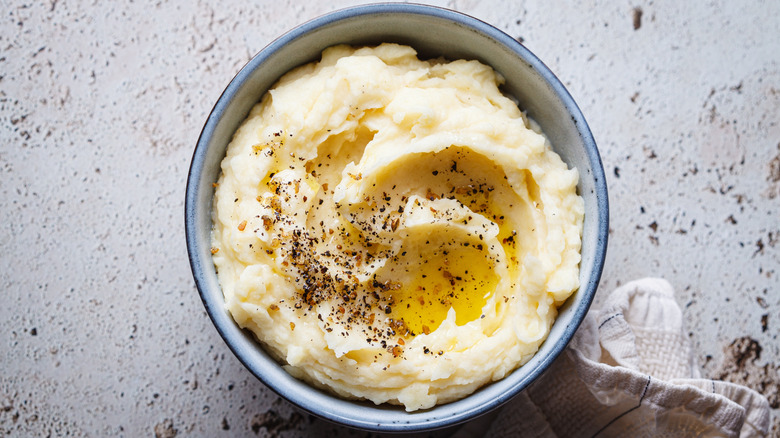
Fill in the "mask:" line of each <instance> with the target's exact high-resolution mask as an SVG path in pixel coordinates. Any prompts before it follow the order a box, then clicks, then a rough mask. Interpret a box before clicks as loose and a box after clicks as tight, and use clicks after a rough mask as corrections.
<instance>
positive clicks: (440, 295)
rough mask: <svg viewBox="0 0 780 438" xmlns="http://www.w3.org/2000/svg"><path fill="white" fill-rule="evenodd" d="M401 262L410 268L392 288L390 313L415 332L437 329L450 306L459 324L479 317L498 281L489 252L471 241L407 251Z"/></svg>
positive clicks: (427, 331)
mask: <svg viewBox="0 0 780 438" xmlns="http://www.w3.org/2000/svg"><path fill="white" fill-rule="evenodd" d="M398 263H399V265H401V266H404V267H406V268H407V269H408V270H409V271H408V275H407V276H406V278H405V279H404V280H405V281H403V282H402V283H401V287H400V289H397V290H391V292H390V293H391V295H392V298H393V305H392V309H393V310H392V314H391V315H390V316H391V317H392V318H393V319H395V320H396V321H398V320H403V321H404V324H405V325H406V328H407V329H408V330H409V331H411V332H412V333H414V334H423V333H430V332H432V331H434V330H436V329H437V328H438V327H439V326H440V325H441V323H442V322H443V321H444V320H445V319H446V318H447V313H448V312H449V310H450V308H452V309H454V310H455V323H456V324H457V325H464V324H466V323H468V322H470V321H473V320H475V319H478V318H479V317H480V316H481V315H482V309H483V307H484V306H485V303H486V302H487V300H488V299H489V298H490V296H491V295H492V294H493V291H494V290H495V288H496V285H497V284H498V276H497V275H496V274H495V272H494V270H493V265H492V263H491V262H490V260H489V258H488V256H487V252H486V251H484V249H483V250H480V249H478V248H477V247H475V246H473V245H471V244H469V245H468V246H453V245H450V246H445V247H438V248H436V249H433V250H431V251H425V252H423V253H418V254H414V255H412V256H409V255H408V254H407V256H406V257H402V258H401V259H400V260H398Z"/></svg>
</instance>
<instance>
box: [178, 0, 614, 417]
mask: <svg viewBox="0 0 780 438" xmlns="http://www.w3.org/2000/svg"><path fill="white" fill-rule="evenodd" d="M382 42H394V43H401V44H407V45H411V46H412V47H414V48H415V49H416V50H417V51H418V53H419V55H420V57H421V58H435V57H440V56H443V57H445V58H447V59H450V60H455V59H477V60H479V61H481V62H483V63H485V64H488V65H490V66H492V67H493V68H494V69H496V70H497V71H498V72H500V73H501V74H502V75H503V76H504V77H505V78H506V84H505V86H504V87H503V89H504V91H505V92H506V93H508V94H510V95H512V96H514V97H515V98H516V99H517V101H518V102H519V105H520V107H521V108H522V109H523V110H525V111H527V112H528V114H529V115H530V116H531V117H532V118H533V119H534V120H536V122H538V123H539V125H541V127H542V130H543V131H544V132H545V133H546V135H547V136H548V138H549V139H550V141H551V143H552V145H553V148H554V149H555V151H556V152H557V153H558V154H559V155H560V156H561V157H562V158H563V160H564V161H565V162H566V163H568V164H569V166H571V167H576V168H577V169H578V170H579V172H580V181H579V185H578V190H579V193H580V194H581V195H582V197H583V198H584V201H585V222H584V230H583V236H582V237H583V240H582V262H581V263H580V284H581V286H580V288H579V290H578V291H577V292H576V293H574V294H573V295H572V296H571V297H570V298H569V299H568V301H567V302H566V303H565V304H564V305H563V306H562V307H561V308H560V314H559V316H558V318H557V320H556V321H555V324H554V325H553V327H552V330H551V332H550V334H549V336H548V338H547V340H546V341H545V342H544V344H543V345H542V347H541V349H540V350H539V352H538V353H537V354H536V355H535V356H534V357H533V359H531V361H530V362H528V363H527V364H525V365H524V366H522V367H520V368H519V369H517V370H515V371H514V372H513V373H511V374H510V375H508V376H507V377H506V378H504V379H503V380H500V381H497V382H494V383H491V384H489V385H487V386H484V387H483V388H482V389H480V390H478V391H477V392H475V393H473V394H472V395H470V396H468V397H466V398H463V399H461V400H459V401H456V402H452V403H448V404H443V405H439V406H435V407H434V408H431V409H427V410H421V411H416V412H406V411H405V410H404V409H403V407H399V406H390V405H381V406H377V405H374V404H372V403H369V402H357V401H350V400H344V399H341V398H338V397H336V396H334V395H331V394H329V393H326V392H323V391H320V390H318V389H315V388H313V387H311V386H309V385H308V384H306V383H304V382H302V381H300V380H297V379H295V378H293V377H291V376H290V375H289V374H287V373H286V372H285V371H284V370H283V369H282V367H281V366H280V364H279V363H277V362H276V361H274V360H273V359H272V358H271V357H270V356H269V355H268V354H266V353H265V352H264V351H263V349H262V348H261V347H260V345H259V344H258V343H257V342H256V341H255V339H254V338H253V337H252V335H251V334H250V333H248V332H245V331H242V330H241V329H240V328H239V327H238V326H237V325H236V324H235V322H234V321H233V319H232V318H231V316H230V314H229V313H228V311H227V310H226V309H225V305H224V301H223V296H222V291H221V289H220V286H219V282H218V281H217V276H216V272H215V268H214V265H213V263H212V259H211V253H210V248H211V242H210V232H211V210H212V203H211V201H212V197H213V195H214V189H213V187H212V183H214V182H215V181H216V180H217V178H218V176H219V172H220V161H221V160H222V158H223V157H224V155H225V149H226V147H227V145H228V142H229V141H230V139H231V136H232V135H233V133H234V131H235V130H236V129H237V128H238V126H239V124H240V123H241V122H242V121H243V120H244V118H245V117H246V116H247V114H248V113H249V110H250V108H252V106H253V105H254V104H255V103H257V102H258V101H259V99H260V97H261V96H262V95H263V94H264V92H265V91H266V90H267V89H268V88H269V87H270V86H271V85H272V84H274V82H276V80H277V79H279V77H281V76H282V75H283V74H284V73H285V72H287V71H289V70H291V69H292V68H294V67H296V66H299V65H301V64H305V63H308V62H311V61H314V60H317V59H318V58H319V56H320V53H321V52H322V50H323V49H325V48H326V47H329V46H332V45H335V44H342V43H346V44H352V45H374V44H379V43H382ZM549 55H552V54H549ZM185 225H186V237H187V248H188V251H189V258H190V264H191V266H192V272H193V275H194V278H195V282H196V284H197V287H198V290H199V291H200V295H201V297H202V300H203V303H204V305H205V307H206V310H207V312H208V314H209V316H210V317H211V319H212V321H213V323H214V325H215V326H216V328H217V330H218V331H219V333H220V335H221V336H222V338H223V339H224V340H225V342H226V343H227V345H228V346H229V347H230V349H231V350H232V351H233V353H235V355H236V357H237V358H238V359H239V360H240V361H241V362H242V363H243V364H244V365H245V366H246V367H247V368H248V369H249V370H250V371H251V372H252V373H253V374H254V375H255V376H257V377H258V378H259V379H260V380H261V381H262V382H263V383H264V384H265V385H267V386H268V387H270V388H271V389H272V390H274V391H275V392H276V393H278V394H279V395H280V396H282V397H284V398H285V399H287V400H289V401H290V402H292V403H293V404H295V405H296V406H298V407H299V408H301V409H303V410H305V411H307V412H309V413H312V414H314V415H316V416H318V417H321V418H324V419H327V420H331V421H334V422H337V423H340V424H343V425H347V426H352V427H357V428H361V429H367V430H373V431H382V432H411V431H422V430H432V429H437V428H444V427H448V426H453V425H456V424H459V423H462V422H465V421H468V420H471V419H474V418H476V417H478V416H480V415H482V414H485V413H487V412H490V411H491V410H493V409H495V408H497V407H499V406H501V405H502V404H504V403H505V402H507V401H509V400H510V399H512V397H514V396H516V395H517V394H518V393H520V392H521V391H522V390H523V389H524V388H526V387H527V386H528V385H529V384H530V383H531V382H533V381H534V379H536V378H537V377H539V376H540V375H541V374H542V373H543V372H544V371H545V369H547V368H548V367H549V365H550V364H551V363H552V362H553V361H554V360H555V358H556V357H557V356H558V355H559V354H560V353H561V352H562V351H563V349H564V348H565V347H566V345H567V343H568V342H569V340H570V339H571V338H572V336H573V335H574V332H575V331H576V330H577V327H578V326H579V324H580V322H581V321H582V319H583V318H584V316H585V314H586V312H587V311H588V308H589V307H590V304H591V301H592V299H593V296H594V294H595V292H596V287H597V285H598V282H599V278H600V276H601V271H602V267H603V264H604V258H605V255H606V248H607V229H608V205H607V188H606V184H605V180H604V170H603V168H602V165H601V159H600V157H599V153H598V150H597V149H596V144H595V142H594V140H593V136H592V135H591V132H590V129H589V128H588V125H587V123H586V122H585V118H584V117H583V115H582V113H581V112H580V110H579V108H578V107H577V105H576V104H575V103H574V100H573V99H572V97H571V96H570V95H569V93H568V92H567V91H566V89H565V88H564V86H563V85H562V84H561V82H560V81H559V80H558V79H557V78H556V77H555V75H554V74H553V73H552V72H551V71H550V70H549V69H548V68H547V67H546V66H545V65H544V64H543V63H542V62H541V61H540V60H539V59H538V58H537V57H536V56H535V55H534V54H532V53H531V52H530V51H529V50H528V49H526V48H525V47H524V46H523V45H521V44H520V43H519V42H518V41H516V40H515V39H513V38H512V37H510V36H508V35H506V34H505V33H503V32H501V31H500V30H498V29H496V28H495V27H492V26H491V25H489V24H486V23H484V22H482V21H480V20H477V19H475V18H472V17H470V16H467V15H463V14H460V13H457V12H454V11H450V10H446V9H441V8H436V7H431V6H422V5H414V4H397V3H396V4H374V5H365V6H359V7H353V8H349V9H344V10H339V11H336V12H333V13H330V14H327V15H324V16H322V17H319V18H316V19H314V20H312V21H309V22H307V23H304V24H302V25H300V26H298V27H296V28H294V29H293V30H291V31H289V32H288V33H286V34H284V35H283V36H281V37H280V38H278V39H277V40H275V41H273V42H272V43H271V44H269V45H268V46H267V47H265V48H264V49H263V50H261V51H260V52H259V53H258V54H257V55H256V56H255V57H254V58H253V59H252V60H251V61H249V63H248V64H247V65H246V66H245V67H244V68H243V69H241V71H239V72H238V74H237V75H236V77H235V78H234V79H233V80H232V81H231V82H230V84H229V85H228V86H227V88H226V89H225V91H224V93H223V94H222V96H221V97H220V98H219V100H218V101H217V103H216V105H215V106H214V109H213V110H212V111H211V114H210V115H209V117H208V119H207V120H206V123H205V126H204V128H203V132H202V133H201V135H200V138H199V140H198V143H197V146H196V148H195V152H194V155H193V157H192V163H191V167H190V172H189V177H188V181H187V191H186V200H185Z"/></svg>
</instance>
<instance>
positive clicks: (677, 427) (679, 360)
mask: <svg viewBox="0 0 780 438" xmlns="http://www.w3.org/2000/svg"><path fill="white" fill-rule="evenodd" d="M769 412H770V410H769V403H768V402H767V400H766V398H764V397H763V396H762V395H760V394H758V393H757V392H755V391H753V390H751V389H748V388H746V387H744V386H740V385H735V384H731V383H726V382H719V381H713V380H709V379H702V378H701V377H700V375H699V372H698V369H697V368H696V365H695V363H694V359H693V355H692V353H691V346H690V344H689V342H688V338H687V336H685V333H684V331H683V318H682V312H681V310H680V307H679V306H678V305H677V303H676V301H675V300H674V290H673V288H672V286H671V285H670V284H669V283H667V282H666V281H664V280H661V279H654V278H648V279H643V280H638V281H634V282H631V283H628V284H626V285H624V286H622V287H620V288H618V289H616V290H615V291H614V292H612V293H611V294H610V296H609V297H607V299H606V301H605V305H604V307H603V308H602V309H600V310H591V311H590V312H589V313H588V316H587V317H586V319H585V321H584V322H583V323H582V325H581V326H580V328H579V330H578V331H577V333H576V335H575V336H574V338H573V339H572V341H571V343H570V344H569V346H568V348H567V349H566V350H565V352H564V353H563V354H561V356H560V357H559V358H558V360H556V361H555V363H554V364H553V366H552V367H551V368H550V369H549V370H548V371H547V372H546V373H545V374H544V375H543V376H542V377H541V378H540V379H539V380H537V381H536V382H534V384H532V385H531V386H530V387H529V388H528V389H527V390H526V391H524V392H523V393H522V394H520V395H519V396H518V397H517V398H515V399H514V400H512V401H511V402H510V403H509V404H507V405H506V406H505V407H504V408H502V410H501V411H499V413H498V414H497V415H496V416H494V417H492V418H493V420H492V422H491V423H489V424H484V423H483V426H485V427H488V428H489V429H488V433H487V436H490V437H509V436H513V437H515V436H523V437H525V436H528V437H612V436H630V437H632V438H634V437H643V436H648V437H649V436H652V437H666V436H668V437H694V436H695V437H701V436H726V437H737V436H742V437H760V436H766V435H767V433H768V429H769ZM473 427H474V426H472V427H471V428H468V427H467V428H464V430H462V431H461V432H463V433H458V434H456V436H458V435H461V436H463V435H466V434H468V432H469V431H470V430H473ZM482 434H484V429H483V430H482Z"/></svg>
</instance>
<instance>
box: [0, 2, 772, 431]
mask: <svg viewBox="0 0 780 438" xmlns="http://www.w3.org/2000/svg"><path fill="white" fill-rule="evenodd" d="M356 3H357V2H352V1H335V2H329V3H328V4H327V5H326V4H323V3H316V4H315V3H314V2H310V3H308V4H304V2H293V1H263V2H255V4H250V2H245V1H235V0H226V1H221V2H213V3H211V4H209V3H205V2H197V3H195V2H189V1H161V2H157V3H152V2H150V3H147V2H136V3H127V4H124V2H94V3H92V4H90V3H88V2H67V1H57V0H49V1H40V2H32V1H25V2H23V1H3V2H2V3H0V5H1V6H0V140H1V141H0V291H2V295H1V296H2V305H0V433H2V432H6V433H10V434H11V435H16V436H19V435H37V436H45V435H47V434H51V435H52V436H58V435H64V434H66V433H68V434H70V435H75V436H107V435H117V436H128V437H135V436H154V435H155V434H157V435H158V436H173V435H175V434H178V435H179V436H218V435H223V436H255V435H264V434H265V435H282V436H297V435H306V434H309V433H313V432H325V431H330V432H332V433H339V434H341V435H344V434H353V435H361V434H359V433H357V432H354V431H349V430H345V429H340V428H338V427H336V426H332V425H330V424H327V423H323V422H321V421H319V420H314V419H312V418H310V417H308V416H307V415H303V414H299V413H297V412H296V411H295V410H294V409H293V408H291V407H290V405H289V404H287V403H286V402H284V401H281V400H279V399H278V398H277V397H276V396H275V395H274V394H273V393H271V392H270V391H269V390H268V389H266V388H265V387H264V386H263V385H262V384H260V383H259V382H258V381H257V380H256V379H255V378H254V377H253V376H252V375H250V374H249V372H248V371H246V370H245V369H244V368H243V366H242V365H241V364H240V363H239V362H238V361H237V360H236V359H235V358H234V357H233V355H232V354H231V353H230V351H229V350H228V349H227V347H226V346H225V345H224V342H223V341H222V339H221V338H220V337H219V336H218V334H217V332H216V330H215V329H214V328H213V326H212V325H211V322H210V320H209V319H208V317H207V316H206V313H205V311H204V309H203V306H202V304H201V302H200V298H199V297H198V294H197V291H196V289H195V286H194V283H193V280H192V277H191V274H190V270H189V264H188V261H187V255H186V248H185V243H184V229H183V199H184V188H185V181H186V176H187V170H188V166H189V160H190V157H191V155H192V151H193V148H194V145H195V142H196V140H197V138H198V135H199V133H200V129H201V127H202V126H203V123H204V122H205V119H206V116H207V115H208V113H209V111H210V110H211V107H212V105H213V104H214V103H215V101H216V99H217V98H218V97H219V95H220V93H221V92H222V90H223V89H224V87H225V86H226V85H227V83H228V82H229V81H230V80H231V79H232V77H233V75H235V73H236V72H237V71H238V70H239V69H240V68H241V67H242V66H243V65H244V63H246V62H247V61H248V60H249V58H250V57H251V56H253V55H254V54H255V53H256V52H257V51H259V50H260V49H261V48H262V47H263V46H265V45H266V44H267V43H269V42H270V41H271V40H272V39H273V38H275V37H277V36H279V35H280V34H281V33H283V32H285V31H286V30H289V29H290V28H292V27H293V26H295V25H297V24H299V23H301V22H303V21H305V20H308V19H310V18H313V17H316V16H318V15H320V14H322V13H325V12H328V11H331V10H333V9H337V8H340V7H344V6H348V5H351V4H356ZM431 4H436V5H440V6H446V7H449V8H452V9H456V10H459V11H462V12H465V13H468V14H470V15H473V16H475V17H477V18H480V19H483V20H485V21H487V22H489V23H491V24H493V25H495V26H496V27H498V28H500V29H502V30H504V31H505V32H507V33H508V34H509V35H511V36H514V37H517V38H519V39H521V40H522V41H524V44H525V45H526V46H527V47H528V48H529V49H531V50H532V51H533V52H534V53H536V54H537V56H539V57H540V58H541V59H542V60H543V61H544V62H545V63H546V64H547V65H548V66H549V67H550V68H551V69H552V70H553V72H555V73H556V74H557V75H558V76H559V78H560V79H561V80H562V81H563V83H564V84H565V85H566V86H567V88H568V89H569V91H570V92H571V94H572V95H573V97H574V99H575V100H576V101H577V102H578V103H579V105H580V107H581V109H582V111H583V113H584V114H585V117H586V119H587V120H588V122H589V123H590V126H591V129H592V130H593V133H594V136H595V138H596V141H597V143H598V144H599V147H600V150H601V154H602V159H603V161H604V167H605V171H606V172H607V181H608V185H609V190H610V203H611V227H610V244H609V251H608V256H607V263H606V268H605V270H604V275H603V280H602V286H601V288H600V291H599V293H600V294H602V296H603V294H604V293H606V292H608V291H609V290H611V289H613V288H615V287H616V286H618V285H620V284H623V283H625V282H627V281H630V280H632V279H636V278H640V277H644V276H660V277H664V278H666V279H668V280H669V281H670V282H671V283H672V284H673V285H674V286H675V288H676V289H677V292H678V295H677V300H678V302H679V304H680V305H681V306H682V307H683V309H684V315H685V318H686V324H687V330H688V332H689V336H690V338H691V340H692V342H693V346H694V349H695V355H696V359H697V360H698V363H699V364H700V365H701V369H702V374H703V375H705V376H710V377H715V378H718V377H723V378H726V379H729V380H734V381H738V382H740V383H743V382H745V383H747V384H749V385H751V386H753V387H754V389H757V390H759V391H762V392H764V393H766V394H768V395H771V394H773V392H772V391H774V394H775V398H774V399H773V400H775V401H774V403H775V405H774V406H775V408H777V407H778V406H777V398H776V397H777V391H778V381H779V380H780V378H779V377H778V366H779V365H780V343H779V342H778V340H777V334H778V333H779V332H780V287H778V285H779V284H780V281H779V280H778V278H779V277H780V272H779V269H778V268H779V267H780V263H779V262H780V245H778V241H780V125H779V123H780V65H778V63H779V62H780V2H777V1H769V0H767V1H737V2H732V1H725V0H724V1H714V2H706V3H705V2H679V1H672V0H660V1H645V0H632V1H618V0H615V1H594V0H592V1H584V2H565V1H539V0H529V1H526V2H519V1H495V2H490V1H435V2H431ZM640 10H641V18H640V19H639V20H638V21H637V18H638V15H640V14H639V11H640ZM597 302H598V298H597ZM738 339H741V340H742V343H740V344H738V345H736V344H735V345H731V344H732V342H733V341H735V340H738ZM751 340H752V341H755V342H752V341H751ZM748 341H750V342H748ZM745 345H747V346H749V347H751V348H752V351H753V352H755V351H757V348H756V347H757V346H760V347H761V348H762V349H761V351H760V358H758V359H755V354H754V355H753V356H751V355H750V351H748V352H747V353H748V354H747V355H740V354H738V353H745V348H743V346H745ZM724 351H725V352H726V354H724ZM735 354H736V356H734V355H735ZM741 357H744V358H745V359H744V360H742V361H738V360H735V359H739V358H741ZM754 359H755V360H754ZM746 376H747V379H745V377H746ZM778 412H780V411H778V409H775V410H774V414H775V420H774V421H775V428H776V429H775V431H776V433H778V431H780V428H779V426H778V422H777V417H778Z"/></svg>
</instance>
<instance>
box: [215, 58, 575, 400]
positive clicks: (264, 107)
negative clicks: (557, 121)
mask: <svg viewBox="0 0 780 438" xmlns="http://www.w3.org/2000/svg"><path fill="white" fill-rule="evenodd" d="M501 81H502V78H501V77H500V76H499V75H498V74H497V73H496V72H494V71H493V70H492V69H491V68H489V67H487V66H485V65H483V64H480V63H479V62H476V61H462V60H461V61H454V62H445V61H443V60H434V61H420V60H418V59H417V57H416V53H415V51H414V50H413V49H412V48H410V47H406V46H399V45H393V44H383V45H381V46H378V47H373V48H352V47H347V46H338V47H333V48H330V49H327V50H326V51H325V52H324V53H323V54H322V60H321V61H320V62H318V63H312V64H309V65H305V66H303V67H300V68H297V69H295V70H293V71H292V72H290V73H288V74H287V75H285V76H284V77H283V78H282V79H281V80H280V81H279V82H278V83H277V84H276V85H275V86H274V87H273V89H272V90H271V91H269V92H268V93H267V94H266V95H265V96H264V97H263V99H262V101H261V102H260V103H259V104H257V105H256V106H255V107H254V108H253V109H252V111H251V113H250V114H249V116H248V118H247V120H246V121H245V122H244V123H243V124H242V125H241V127H240V128H239V129H238V131H237V132H236V134H235V136H234V138H233V140H232V142H231V143H230V146H229V147H228V150H227V156H226V157H225V159H224V161H223V162H222V175H221V177H220V178H219V181H218V184H217V188H216V194H215V196H214V214H213V219H214V229H213V249H212V253H213V255H214V263H215V265H216V267H217V270H218V275H219V280H220V283H221V285H222V289H223V292H224V296H225V302H226V305H227V308H228V309H229V311H230V313H231V314H232V316H233V318H234V319H235V320H236V322H237V323H238V324H239V325H240V326H241V327H245V328H247V329H249V330H251V331H252V332H253V333H254V334H255V335H256V336H257V338H258V339H259V340H260V342H261V343H262V344H263V346H264V347H265V348H266V350H267V351H269V352H270V353H271V354H272V355H274V356H275V357H276V358H278V360H279V361H280V362H282V363H283V364H284V366H285V368H286V369H287V371H289V372H290V373H291V374H292V375H294V376H296V377H298V378H300V379H303V380H306V381H308V382H311V383H312V384H314V385H316V386H318V387H323V388H327V389H329V390H331V391H333V392H335V393H336V394H339V395H341V396H343V397H347V398H358V399H367V400H370V401H372V402H374V403H377V404H379V403H393V404H402V405H404V406H405V408H406V409H407V410H409V411H413V410H417V409H425V408H430V407H432V406H434V405H435V404H437V403H445V402H448V401H452V400H456V399H458V398H462V397H464V396H466V395H468V394H469V393H471V392H473V391H474V390H476V389H477V388H479V387H480V386H482V385H484V384H486V383H488V382H491V381H494V380H497V379H501V378H503V377H504V376H505V375H507V374H508V373H509V372H511V371H512V370H514V369H515V368H517V367H519V366H521V365H522V364H524V363H525V362H527V361H528V360H529V359H530V358H531V357H532V356H533V355H534V353H535V352H536V351H537V349H538V348H539V345H540V344H541V343H542V342H543V341H544V339H545V337H546V336H547V334H548V332H549V329H550V326H551V325H552V323H553V321H554V319H555V317H556V309H557V306H558V305H560V304H561V303H562V302H563V301H565V300H566V298H567V297H568V296H569V295H570V294H572V292H573V291H574V290H576V289H577V287H578V286H579V284H578V283H579V281H578V276H579V268H578V266H579V261H580V235H581V229H582V220H583V201H582V198H580V197H579V196H578V195H577V194H576V185H577V179H578V174H577V171H576V170H575V169H568V168H567V166H566V164H565V163H563V162H562V161H561V159H560V157H559V156H558V155H557V154H555V153H554V152H553V151H552V149H551V148H550V144H549V142H548V141H547V140H546V138H545V137H544V136H543V135H542V134H541V132H540V131H539V129H538V127H536V126H535V124H534V123H533V122H532V121H531V120H528V119H527V118H526V117H525V116H524V114H523V113H522V112H521V111H520V110H519V109H518V108H517V106H516V105H515V103H514V102H513V101H511V100H510V99H508V98H507V97H505V96H503V95H502V94H501V92H500V91H499V88H498V87H499V85H500V83H501Z"/></svg>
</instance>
